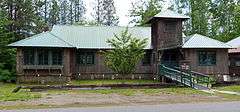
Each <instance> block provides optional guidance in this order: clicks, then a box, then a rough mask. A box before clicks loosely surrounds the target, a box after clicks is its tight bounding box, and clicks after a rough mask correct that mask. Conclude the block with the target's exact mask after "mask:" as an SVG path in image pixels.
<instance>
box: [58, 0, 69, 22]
mask: <svg viewBox="0 0 240 112" xmlns="http://www.w3.org/2000/svg"><path fill="white" fill-rule="evenodd" d="M60 4H61V5H60V23H61V24H67V19H68V18H67V15H68V8H69V6H68V1H67V0H62V1H61V3H60Z"/></svg>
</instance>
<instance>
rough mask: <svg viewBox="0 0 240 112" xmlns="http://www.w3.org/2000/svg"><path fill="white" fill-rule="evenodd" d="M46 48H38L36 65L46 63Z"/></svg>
mask: <svg viewBox="0 0 240 112" xmlns="http://www.w3.org/2000/svg"><path fill="white" fill-rule="evenodd" d="M48 54H49V53H48V50H38V65H48Z"/></svg>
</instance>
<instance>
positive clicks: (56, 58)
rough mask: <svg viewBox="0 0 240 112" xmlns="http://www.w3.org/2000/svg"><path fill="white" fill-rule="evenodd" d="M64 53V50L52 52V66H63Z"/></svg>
mask: <svg viewBox="0 0 240 112" xmlns="http://www.w3.org/2000/svg"><path fill="white" fill-rule="evenodd" d="M62 59H63V53H62V50H53V51H52V64H53V65H62Z"/></svg>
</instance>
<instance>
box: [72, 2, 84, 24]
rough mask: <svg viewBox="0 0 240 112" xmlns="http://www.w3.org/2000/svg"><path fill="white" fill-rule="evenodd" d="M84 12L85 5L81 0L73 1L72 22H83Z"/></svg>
mask: <svg viewBox="0 0 240 112" xmlns="http://www.w3.org/2000/svg"><path fill="white" fill-rule="evenodd" d="M85 12H86V8H85V5H84V3H83V1H82V0H75V2H74V21H75V22H80V21H83V20H84V14H85Z"/></svg>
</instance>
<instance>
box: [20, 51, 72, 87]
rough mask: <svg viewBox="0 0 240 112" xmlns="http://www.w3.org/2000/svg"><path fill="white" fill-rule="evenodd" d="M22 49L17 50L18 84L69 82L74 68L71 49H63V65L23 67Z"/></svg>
mask: <svg viewBox="0 0 240 112" xmlns="http://www.w3.org/2000/svg"><path fill="white" fill-rule="evenodd" d="M24 49H25V48H17V57H16V72H17V82H18V83H48V82H51V83H53V82H54V83H62V82H68V81H70V79H71V77H72V70H73V67H74V66H73V65H72V62H71V53H72V51H73V49H68V48H65V49H63V65H24V64H23V60H24V59H23V50H24ZM34 49H36V48H34ZM48 49H49V48H48Z"/></svg>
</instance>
